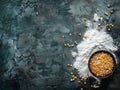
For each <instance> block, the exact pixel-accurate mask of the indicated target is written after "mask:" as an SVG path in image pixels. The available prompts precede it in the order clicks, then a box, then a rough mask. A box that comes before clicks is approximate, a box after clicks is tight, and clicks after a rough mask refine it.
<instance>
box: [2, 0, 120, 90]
mask: <svg viewBox="0 0 120 90" xmlns="http://www.w3.org/2000/svg"><path fill="white" fill-rule="evenodd" d="M106 3H110V4H111V5H112V8H114V10H115V13H114V14H113V15H111V16H110V22H113V23H114V24H115V25H116V26H115V28H114V29H112V30H111V32H108V33H109V34H111V35H112V37H113V39H114V41H115V42H114V43H115V44H116V45H118V46H120V44H119V42H120V38H119V36H120V29H119V28H120V25H119V24H120V0H0V90H80V87H82V85H79V84H77V83H76V82H72V83H71V82H70V78H71V77H70V74H69V72H70V71H71V70H73V68H68V67H67V66H66V64H67V63H73V62H74V60H73V59H72V56H71V50H73V49H75V47H74V48H71V49H68V48H65V47H64V45H63V44H64V43H66V42H69V43H73V42H74V41H75V40H77V41H78V42H80V41H81V40H82V37H78V36H77V34H78V33H79V32H80V33H82V34H83V33H84V32H85V30H86V29H85V27H84V24H85V23H84V22H83V20H82V18H83V17H87V18H88V19H90V20H91V19H92V17H93V15H94V13H95V12H96V11H95V10H96V8H97V7H99V8H100V12H98V14H99V15H101V16H103V17H104V12H107V11H109V9H108V8H106ZM69 33H72V34H74V35H73V36H72V37H70V36H69ZM63 35H64V38H62V36H63ZM119 52H120V51H119V50H118V51H117V52H116V55H117V58H118V59H119V56H120V54H119ZM119 77H120V70H119V65H118V68H117V70H116V72H115V75H113V76H112V78H110V79H108V80H105V81H103V83H102V85H101V88H99V90H100V89H101V90H120V88H119V86H120V79H119ZM108 82H109V83H108ZM86 89H88V90H93V89H92V88H88V87H86Z"/></svg>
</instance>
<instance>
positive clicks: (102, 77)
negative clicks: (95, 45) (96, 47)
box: [88, 50, 116, 79]
mask: <svg viewBox="0 0 120 90" xmlns="http://www.w3.org/2000/svg"><path fill="white" fill-rule="evenodd" d="M100 52H105V53H108V54H109V55H110V56H111V57H112V58H113V62H114V67H113V71H112V72H111V73H110V74H108V75H106V76H96V75H95V74H94V73H93V72H92V70H91V69H90V60H91V58H92V57H93V56H94V55H95V54H97V53H100ZM88 67H89V70H90V72H91V73H92V75H93V76H95V77H97V78H99V79H105V78H107V77H109V76H111V75H112V74H113V72H114V71H115V68H116V60H115V57H114V55H113V54H112V53H111V52H109V51H105V50H100V51H97V52H94V53H93V54H92V55H91V57H90V59H89V62H88Z"/></svg>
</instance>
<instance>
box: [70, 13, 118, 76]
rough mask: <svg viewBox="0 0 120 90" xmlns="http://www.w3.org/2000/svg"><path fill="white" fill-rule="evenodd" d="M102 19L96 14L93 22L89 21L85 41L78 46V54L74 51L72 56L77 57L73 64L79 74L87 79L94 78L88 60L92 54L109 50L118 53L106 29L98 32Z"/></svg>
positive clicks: (103, 27)
mask: <svg viewBox="0 0 120 90" xmlns="http://www.w3.org/2000/svg"><path fill="white" fill-rule="evenodd" d="M99 18H100V17H99V16H98V15H97V14H94V20H96V21H97V22H93V21H87V22H86V24H87V25H88V28H87V30H86V32H85V34H84V36H85V37H83V41H82V42H80V43H79V44H78V45H77V52H74V51H72V55H74V56H76V58H75V59H76V60H75V62H74V64H73V66H74V68H76V69H78V70H80V72H79V74H80V75H82V76H83V77H85V78H87V77H89V76H92V74H91V73H90V71H89V68H88V60H89V58H90V56H91V54H92V53H94V52H95V51H98V50H107V51H110V52H112V53H113V52H114V51H117V49H118V48H117V46H115V45H114V44H113V39H112V37H111V36H110V35H109V34H108V33H106V32H105V30H106V27H105V26H102V30H100V31H98V30H97V28H98V25H99V24H100V23H99V20H98V19H99Z"/></svg>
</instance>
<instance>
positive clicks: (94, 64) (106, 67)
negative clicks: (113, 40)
mask: <svg viewBox="0 0 120 90" xmlns="http://www.w3.org/2000/svg"><path fill="white" fill-rule="evenodd" d="M114 65H115V64H114V61H113V58H112V57H111V55H110V54H108V53H105V52H98V53H96V54H95V55H94V56H93V57H92V58H91V60H90V69H91V71H92V73H93V74H95V75H96V76H98V77H101V76H107V75H109V74H111V73H112V71H113V68H114Z"/></svg>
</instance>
